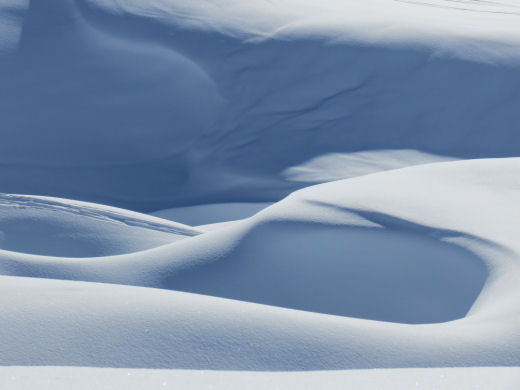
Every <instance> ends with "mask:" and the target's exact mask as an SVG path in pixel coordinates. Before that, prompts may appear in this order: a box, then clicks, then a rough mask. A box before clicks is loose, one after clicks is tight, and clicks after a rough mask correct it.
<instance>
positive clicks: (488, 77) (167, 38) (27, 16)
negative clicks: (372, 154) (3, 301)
mask: <svg viewBox="0 0 520 390" xmlns="http://www.w3.org/2000/svg"><path fill="white" fill-rule="evenodd" d="M4 3H5V5H3V8H2V9H5V11H2V13H1V14H2V15H3V16H2V17H3V18H4V19H5V20H8V23H9V25H11V26H13V27H12V29H11V30H17V31H18V30H19V31H20V33H19V39H18V40H16V39H15V38H16V36H18V35H12V38H10V39H9V43H8V44H7V43H6V44H4V45H3V47H4V48H6V51H5V53H4V52H2V54H1V55H2V60H1V61H0V89H1V90H2V94H1V95H0V110H1V112H2V129H3V130H2V135H3V142H2V143H1V145H0V156H1V160H0V163H1V164H2V167H4V169H2V170H1V171H0V175H1V176H0V179H1V181H2V183H3V184H2V191H4V192H9V193H25V194H42V195H53V196H61V197H67V198H74V199H81V200H88V201H95V202H101V203H105V204H112V205H116V206H122V207H127V208H132V209H137V210H141V211H147V210H157V209H161V208H167V207H173V206H180V205H192V204H196V203H215V202H223V201H226V202H232V201H240V202H243V201H274V200H279V199H280V198H281V197H283V196H284V195H286V194H288V193H289V192H291V191H292V190H294V189H296V188H299V187H301V186H302V184H301V183H297V182H294V181H288V180H287V178H286V177H285V175H284V174H283V172H284V171H285V170H286V169H287V168H290V167H293V166H297V165H299V164H302V163H304V162H305V161H308V160H311V159H313V158H316V157H319V156H323V155H327V154H329V153H355V152H361V151H372V150H388V149H390V150H391V149H412V150H419V151H421V152H426V153H430V154H434V155H441V156H451V157H456V158H468V157H472V158H473V157H503V156H516V155H518V152H519V150H518V145H519V144H520V143H519V139H518V131H516V123H518V121H519V119H520V117H519V115H520V114H519V112H518V110H517V109H516V107H517V106H518V104H519V103H518V99H519V97H518V93H517V90H518V88H519V85H518V83H519V81H518V80H519V78H518V70H519V66H520V62H519V61H520V56H519V54H520V50H519V49H518V47H519V46H518V43H519V42H520V33H519V32H518V27H517V26H518V12H519V11H518V7H517V4H516V2H514V1H511V0H510V1H505V2H504V1H502V2H500V3H499V2H485V3H483V2H464V3H460V4H458V3H453V2H448V1H443V0H436V1H433V2H428V3H426V2H420V1H416V2H394V1H392V2H389V1H386V0H371V1H368V2H367V1H354V0H350V1H338V0H328V1H325V2H323V1H322V2H319V3H316V2H313V1H302V0H299V1H295V0H284V1H279V2H277V4H276V5H273V4H271V3H270V2H267V1H264V0H254V1H248V2H245V3H244V2H241V1H231V2H229V1H221V0H216V1H212V2H207V1H185V0H154V1H146V2H143V1H140V0H132V1H130V0H126V1H112V0H103V1H92V0H89V1H87V0H77V1H73V0H48V1H45V2H42V1H38V0H33V1H30V2H29V3H20V4H18V3H17V4H16V7H17V11H16V13H13V11H12V10H11V8H12V7H13V5H11V2H8V3H6V2H3V3H2V4H4ZM24 5H25V11H23V10H22V9H21V8H23V7H24ZM462 21H463V22H462ZM4 25H6V24H4ZM7 48H9V50H7ZM281 141H282V142H281ZM382 157H383V156H382ZM383 161H384V160H383Z"/></svg>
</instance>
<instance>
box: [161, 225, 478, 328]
mask: <svg viewBox="0 0 520 390" xmlns="http://www.w3.org/2000/svg"><path fill="white" fill-rule="evenodd" d="M273 225H274V226H273ZM285 225H287V224H286V223H282V224H277V223H274V224H267V226H260V227H256V228H254V229H253V231H252V232H250V234H248V235H246V237H245V238H244V239H243V240H242V241H241V242H240V243H239V244H238V246H237V247H236V248H235V249H234V250H233V253H231V254H230V255H229V256H228V257H227V258H226V259H222V260H221V261H217V262H211V263H208V264H205V265H202V266H198V267H195V268H193V269H191V270H188V271H186V272H183V273H181V275H179V277H176V276H175V275H174V276H173V278H172V279H170V281H169V282H168V283H167V285H168V287H169V288H172V289H175V290H182V291H188V292H195V293H199V294H206V295H212V296H218V297H225V298H231V299H237V300H242V301H249V302H256V303H262V304H267V305H274V306H281V307H287V308H293V309H299V310H306V311H312V312H319V313H327V314H334V315H341V316H348V317H358V318H364V319H371V320H378V321H391V322H398V323H409V324H424V323H437V322H445V321H451V320H456V319H459V318H462V317H464V316H466V314H467V313H468V311H469V310H470V308H471V307H472V305H473V303H474V302H475V300H476V299H477V297H478V296H479V294H480V291H481V290H482V288H483V286H484V283H485V281H486V278H487V276H488V271H487V268H486V265H485V264H484V262H483V261H482V260H481V259H480V258H479V257H477V256H476V255H474V254H473V253H471V252H470V251H468V250H466V249H463V248H462V247H459V246H456V245H454V244H451V243H448V242H444V241H443V240H442V239H438V238H435V237H430V236H429V235H424V234H418V233H416V232H414V231H406V230H403V231H399V230H398V231H395V230H388V229H379V228H368V229H367V228H338V227H328V228H323V227H320V228H319V229H318V228H315V227H309V226H302V225H299V224H296V225H297V226H291V227H290V228H287V226H285ZM266 243H269V244H268V245H266Z"/></svg>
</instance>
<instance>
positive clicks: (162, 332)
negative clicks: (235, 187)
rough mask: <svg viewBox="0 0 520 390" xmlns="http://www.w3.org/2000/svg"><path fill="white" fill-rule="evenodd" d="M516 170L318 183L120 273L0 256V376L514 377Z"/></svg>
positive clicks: (87, 262) (87, 263)
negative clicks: (481, 369)
mask: <svg viewBox="0 0 520 390" xmlns="http://www.w3.org/2000/svg"><path fill="white" fill-rule="evenodd" d="M519 168H520V160H519V159H496V160H475V161H460V162H459V161H457V162H447V163H436V164H430V165H422V166H418V167H411V168H405V169H398V170H392V171H387V172H381V173H377V174H372V175H366V176H362V177H358V178H353V179H348V180H343V181H336V182H332V183H328V184H322V185H318V186H314V187H309V188H307V189H304V190H301V191H298V192H295V193H293V194H292V195H291V196H289V197H288V198H286V199H284V200H283V201H281V202H278V203H276V204H274V205H272V206H270V207H268V208H266V209H265V210H263V211H261V212H259V213H258V214H256V215H255V216H253V217H251V218H248V219H245V220H242V221H238V222H236V223H234V224H233V225H231V226H229V227H223V228H221V229H216V230H213V231H209V232H207V233H203V234H199V235H197V236H194V237H191V238H186V239H184V240H180V241H177V242H174V243H172V244H169V245H162V246H160V247H157V248H154V249H148V250H145V251H140V252H135V253H131V254H125V255H119V256H106V257H98V258H95V259H93V258H80V259H78V258H76V259H71V258H66V257H51V256H35V255H28V254H22V253H15V252H8V251H2V252H0V264H1V270H2V273H3V274H4V275H6V276H3V277H2V279H3V282H2V284H1V285H2V287H1V288H2V289H4V290H5V293H2V297H3V298H2V299H4V303H5V304H4V305H2V318H11V319H12V320H10V321H8V322H6V324H5V326H3V327H2V328H1V330H0V339H1V340H0V341H1V342H2V345H5V346H6V347H5V348H4V350H3V354H2V363H3V364H9V365H79V366H101V367H107V366H108V367H141V368H159V367H162V368H190V369H227V370H236V369H240V370H316V369H351V368H383V367H387V368H391V367H440V366H443V367H444V366H504V365H506V366H510V365H518V364H519V363H520V361H519V356H518V353H517V351H518V348H519V347H520V339H519V338H518V334H520V332H519V329H520V328H519V327H520V323H519V322H518V305H517V302H518V299H519V297H520V289H519V288H518V283H517V282H516V281H517V279H518V277H519V273H520V268H519V264H518V257H519V254H520V247H519V246H518V240H517V237H516V232H517V230H518V221H519V220H520V218H519V217H520V215H519V213H520V209H518V208H517V207H515V204H516V201H517V199H518V196H519V195H520V194H519V192H518V191H519V188H520V187H519V186H518V178H517V175H516V174H515V172H516V171H517V170H518V169H519ZM382 188H384V189H385V190H384V191H381V189H382ZM467 194H471V196H470V197H468V196H467ZM16 199H17V198H16V197H15V198H14V200H16ZM432 200H434V201H432ZM56 202H57V200H56ZM63 203H66V202H65V201H63ZM74 204H75V207H76V208H77V209H78V210H79V209H81V204H80V203H74ZM90 207H93V206H90ZM82 215H83V213H78V218H89V217H88V216H87V215H85V216H82ZM165 223H168V222H167V221H165ZM15 276H31V277H37V278H39V279H28V278H19V277H15ZM41 278H45V279H47V280H43V279H41ZM49 278H59V279H70V280H72V281H51V280H49ZM80 281H91V282H102V283H105V284H98V283H84V282H80ZM111 283H116V284H120V286H116V285H113V284H111ZM124 285H126V286H124ZM129 285H137V286H148V287H158V288H161V289H145V288H141V287H131V286H129ZM168 289H169V290H180V291H185V292H179V291H167V290H168ZM190 293H191V294H190ZM222 298H231V300H229V299H222ZM13 299H14V301H13ZM8 301H9V304H7V303H8ZM258 303H261V304H263V305H258ZM52 307H55V308H59V309H56V310H54V309H51V308H52ZM46 308H48V309H46ZM294 309H298V310H294ZM330 314H336V315H330ZM29 317H30V318H31V320H30V321H29V320H28V318H29ZM354 317H358V318H354ZM374 320H376V321H374ZM450 320H454V321H450ZM445 321H447V322H445ZM406 323H409V324H413V323H416V324H417V323H423V325H409V324H406ZM425 323H428V324H425ZM52 324H56V325H52ZM58 324H59V325H58ZM73 324H74V325H73ZM85 334H88V335H89V336H88V337H86V336H85ZM22 337H23V340H22ZM21 346H23V347H21ZM57 346H59V348H58V347H57ZM80 351H81V352H80Z"/></svg>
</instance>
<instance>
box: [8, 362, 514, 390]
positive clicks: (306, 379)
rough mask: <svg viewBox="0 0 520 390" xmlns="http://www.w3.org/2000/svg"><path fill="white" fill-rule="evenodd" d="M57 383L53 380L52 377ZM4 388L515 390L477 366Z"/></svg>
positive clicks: (29, 373) (67, 371) (120, 374)
mask: <svg viewBox="0 0 520 390" xmlns="http://www.w3.org/2000/svg"><path fill="white" fill-rule="evenodd" d="M57 373H58V374H59V380H56V374H57ZM0 381H2V383H3V384H4V385H7V386H10V387H13V388H17V389H27V390H32V389H34V388H40V389H41V388H46V387H45V386H48V387H49V388H52V389H55V390H62V389H64V390H68V389H71V388H74V389H93V388H95V389H113V388H114V386H116V387H123V388H125V389H129V390H132V389H142V388H144V387H145V388H147V389H160V388H166V389H168V388H182V389H197V390H199V389H200V390H202V389H204V390H206V389H212V390H214V389H237V390H239V389H244V388H248V389H280V390H282V389H306V390H308V389H322V388H323V384H324V383H326V384H327V389H344V388H345V387H346V386H347V387H348V388H357V389H382V388H384V389H388V390H407V389H417V388H419V389H427V390H434V389H444V390H466V389H468V390H469V389H475V388H484V389H493V388H495V389H496V388H500V389H501V390H516V389H517V387H518V383H520V372H519V369H518V368H505V367H478V368H449V369H441V368H437V369H393V370H350V371H332V372H330V371H317V372H298V373H266V372H243V371H242V372H237V371H232V372H229V371H190V370H135V369H108V368H63V367H60V368H56V367H30V368H29V367H9V368H8V369H5V368H0Z"/></svg>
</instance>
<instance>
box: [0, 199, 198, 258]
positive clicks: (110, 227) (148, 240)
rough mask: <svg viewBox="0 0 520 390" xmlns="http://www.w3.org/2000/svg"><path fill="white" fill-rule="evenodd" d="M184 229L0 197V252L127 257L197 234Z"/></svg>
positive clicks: (84, 207) (72, 205) (105, 211)
mask: <svg viewBox="0 0 520 390" xmlns="http://www.w3.org/2000/svg"><path fill="white" fill-rule="evenodd" d="M199 233H200V231H198V230H196V229H194V228H191V227H189V226H185V225H181V224H178V223H174V222H169V221H165V220H161V219H158V218H153V217H149V216H147V215H143V214H139V213H133V212H131V211H127V210H122V209H116V208H113V207H107V206H101V205H95V204H89V203H84V202H75V201H68V200H65V199H57V198H43V197H35V196H27V195H7V194H0V249H2V250H4V251H13V252H23V253H31V254H36V255H50V256H67V257H97V256H109V255H116V254H122V253H131V252H136V251H140V250H144V249H149V248H152V247H155V246H160V245H165V244H168V243H172V242H175V241H178V240H180V239H183V238H186V237H190V236H194V235H197V234H199Z"/></svg>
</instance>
